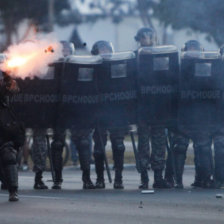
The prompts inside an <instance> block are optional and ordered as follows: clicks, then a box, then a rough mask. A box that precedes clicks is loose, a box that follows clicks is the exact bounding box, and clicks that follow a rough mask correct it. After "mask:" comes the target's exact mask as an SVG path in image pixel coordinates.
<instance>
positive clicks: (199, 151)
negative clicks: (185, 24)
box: [174, 40, 213, 188]
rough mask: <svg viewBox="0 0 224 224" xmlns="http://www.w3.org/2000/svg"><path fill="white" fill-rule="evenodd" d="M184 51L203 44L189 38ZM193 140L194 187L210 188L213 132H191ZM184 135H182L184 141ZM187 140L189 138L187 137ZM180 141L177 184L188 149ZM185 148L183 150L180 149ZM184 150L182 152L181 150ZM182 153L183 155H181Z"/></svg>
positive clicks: (176, 151) (177, 160)
mask: <svg viewBox="0 0 224 224" xmlns="http://www.w3.org/2000/svg"><path fill="white" fill-rule="evenodd" d="M183 51H191V52H192V51H197V52H201V51H204V49H203V48H202V46H201V44H200V43H199V42H198V41H197V40H189V41H187V42H186V43H185V45H184V48H183ZM190 137H191V138H192V141H193V147H194V162H195V181H194V183H193V184H192V186H193V187H203V188H210V187H212V186H213V182H212V180H211V175H212V170H213V162H212V150H211V144H212V136H211V133H210V132H209V131H207V130H201V131H199V132H197V133H196V134H191V136H190ZM183 138H184V137H182V141H183V142H184V140H183ZM185 142H187V140H186V139H185ZM178 144H179V142H177V149H176V150H174V153H175V156H176V158H175V160H176V164H177V165H176V166H177V167H176V170H177V171H176V172H177V179H178V178H179V183H177V186H178V185H179V187H181V186H183V185H182V178H181V176H182V174H183V166H184V161H185V158H186V150H187V144H186V145H185V147H184V146H183V147H181V144H180V145H179V147H178ZM178 148H179V149H181V148H183V150H178ZM181 151H182V152H181ZM181 154H182V155H181Z"/></svg>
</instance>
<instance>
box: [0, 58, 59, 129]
mask: <svg viewBox="0 0 224 224" xmlns="http://www.w3.org/2000/svg"><path fill="white" fill-rule="evenodd" d="M4 59H5V56H4V55H3V54H1V55H0V63H1V62H3V61H4ZM16 81H17V83H18V86H19V88H20V92H19V93H18V94H15V95H13V96H10V102H11V107H12V110H14V112H15V114H16V117H17V119H18V120H19V121H21V122H23V123H24V125H25V127H27V128H49V127H53V124H54V119H53V114H54V112H55V110H56V103H57V100H58V97H57V86H58V78H56V77H55V75H54V67H49V70H48V73H47V74H46V76H45V78H44V79H39V78H37V77H35V78H34V79H30V78H26V79H25V80H22V79H19V78H18V79H16Z"/></svg>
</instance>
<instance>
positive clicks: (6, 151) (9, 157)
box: [1, 145, 17, 165]
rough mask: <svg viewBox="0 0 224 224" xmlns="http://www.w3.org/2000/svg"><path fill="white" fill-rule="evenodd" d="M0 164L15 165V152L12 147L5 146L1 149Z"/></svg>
mask: <svg viewBox="0 0 224 224" xmlns="http://www.w3.org/2000/svg"><path fill="white" fill-rule="evenodd" d="M1 156H2V162H3V164H4V165H15V164H16V162H17V160H16V156H17V151H16V150H15V149H14V147H13V146H12V145H5V146H3V148H1Z"/></svg>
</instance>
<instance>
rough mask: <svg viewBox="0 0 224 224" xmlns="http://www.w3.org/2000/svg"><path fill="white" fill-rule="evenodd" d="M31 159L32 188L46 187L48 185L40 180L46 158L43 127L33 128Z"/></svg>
mask: <svg viewBox="0 0 224 224" xmlns="http://www.w3.org/2000/svg"><path fill="white" fill-rule="evenodd" d="M32 159H33V165H34V166H33V171H34V172H35V183H34V189H47V188H48V187H47V186H46V185H45V184H44V182H43V181H42V173H43V172H44V171H45V168H46V159H47V141H46V130H44V129H42V130H40V129H39V130H38V129H34V130H33V146H32Z"/></svg>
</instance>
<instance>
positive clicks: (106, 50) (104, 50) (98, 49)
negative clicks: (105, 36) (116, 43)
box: [91, 40, 114, 55]
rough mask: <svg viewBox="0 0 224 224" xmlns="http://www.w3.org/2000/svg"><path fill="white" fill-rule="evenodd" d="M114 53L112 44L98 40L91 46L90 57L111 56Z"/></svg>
mask: <svg viewBox="0 0 224 224" xmlns="http://www.w3.org/2000/svg"><path fill="white" fill-rule="evenodd" d="M113 52H114V47H113V44H112V43H111V42H109V41H105V40H100V41H97V42H96V43H95V44H93V47H92V50H91V54H92V55H99V54H100V55H102V54H111V53H113Z"/></svg>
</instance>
